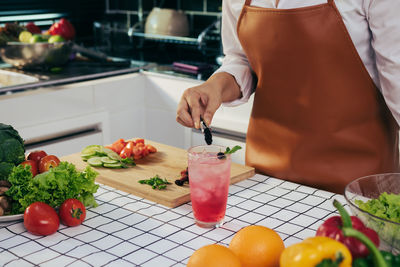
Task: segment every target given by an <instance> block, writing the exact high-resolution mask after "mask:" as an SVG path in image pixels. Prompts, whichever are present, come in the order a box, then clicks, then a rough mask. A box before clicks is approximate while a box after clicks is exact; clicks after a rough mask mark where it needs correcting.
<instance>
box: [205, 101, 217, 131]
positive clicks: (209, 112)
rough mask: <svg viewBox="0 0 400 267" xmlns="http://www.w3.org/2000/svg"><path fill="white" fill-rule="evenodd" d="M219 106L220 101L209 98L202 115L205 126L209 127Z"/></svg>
mask: <svg viewBox="0 0 400 267" xmlns="http://www.w3.org/2000/svg"><path fill="white" fill-rule="evenodd" d="M220 105H221V101H220V100H219V99H218V98H211V99H210V100H209V101H208V102H207V105H206V109H205V111H204V114H203V119H204V121H205V122H206V124H207V125H209V126H210V125H211V121H212V118H213V116H214V114H215V112H216V111H217V109H218V108H219V106H220Z"/></svg>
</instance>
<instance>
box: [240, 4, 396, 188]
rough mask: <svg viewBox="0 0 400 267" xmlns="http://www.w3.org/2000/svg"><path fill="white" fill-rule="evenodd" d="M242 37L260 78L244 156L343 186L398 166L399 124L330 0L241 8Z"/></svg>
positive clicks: (296, 176)
mask: <svg viewBox="0 0 400 267" xmlns="http://www.w3.org/2000/svg"><path fill="white" fill-rule="evenodd" d="M237 31H238V36H239V40H240V42H241V44H242V46H243V49H244V51H245V53H246V55H247V57H248V60H249V63H250V65H251V67H252V69H253V70H254V72H255V74H256V75H257V78H258V83H257V89H256V92H255V99H254V105H253V110H252V114H251V118H250V123H249V128H248V133H247V149H246V163H247V164H248V165H251V166H254V167H255V168H256V171H257V172H260V173H264V174H267V175H271V176H274V177H277V178H281V179H285V180H290V181H294V182H297V183H301V184H305V185H310V186H313V187H317V188H321V189H325V190H329V191H333V192H337V193H343V192H344V191H343V190H344V187H345V185H346V184H347V183H349V182H350V181H351V180H354V179H355V178H358V177H361V176H364V175H370V174H375V173H385V172H396V171H398V170H399V152H398V126H397V123H396V122H395V120H394V119H393V117H392V115H391V113H390V111H389V109H388V108H387V106H386V104H385V103H384V100H383V98H382V96H381V93H380V92H379V90H378V89H377V87H376V86H375V84H374V82H373V80H372V79H371V77H370V76H369V74H368V72H367V70H366V68H365V66H364V64H363V62H362V61H361V59H360V57H359V55H358V53H357V50H356V49H355V47H354V45H353V43H352V40H351V38H350V35H349V34H348V32H347V30H346V27H345V25H344V23H343V20H342V18H341V15H340V13H339V11H338V10H337V8H336V6H335V4H334V2H333V0H328V3H326V4H321V5H315V6H310V7H302V8H295V9H270V8H261V7H254V6H250V0H246V3H245V5H244V7H243V9H242V13H241V15H240V17H239V21H238V26H237Z"/></svg>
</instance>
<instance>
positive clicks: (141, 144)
mask: <svg viewBox="0 0 400 267" xmlns="http://www.w3.org/2000/svg"><path fill="white" fill-rule="evenodd" d="M136 146H137V147H144V146H146V145H145V144H144V143H136Z"/></svg>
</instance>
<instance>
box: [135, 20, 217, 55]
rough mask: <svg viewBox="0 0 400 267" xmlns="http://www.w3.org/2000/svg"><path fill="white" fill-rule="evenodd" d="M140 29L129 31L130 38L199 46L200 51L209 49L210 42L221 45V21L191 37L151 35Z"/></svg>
mask: <svg viewBox="0 0 400 267" xmlns="http://www.w3.org/2000/svg"><path fill="white" fill-rule="evenodd" d="M140 28H143V27H138V29H136V30H135V27H132V28H131V29H130V30H129V31H128V36H129V37H139V38H143V39H145V40H151V41H156V42H162V43H172V44H183V45H193V46H197V47H198V49H200V50H202V49H205V48H206V47H207V44H208V43H210V42H214V43H219V42H220V40H221V37H220V20H219V19H218V20H216V21H214V22H213V23H211V24H210V25H209V26H207V27H206V28H205V29H204V30H202V31H201V32H200V34H198V35H197V36H189V37H182V36H171V35H161V34H149V33H144V32H143V31H141V30H139V29H140Z"/></svg>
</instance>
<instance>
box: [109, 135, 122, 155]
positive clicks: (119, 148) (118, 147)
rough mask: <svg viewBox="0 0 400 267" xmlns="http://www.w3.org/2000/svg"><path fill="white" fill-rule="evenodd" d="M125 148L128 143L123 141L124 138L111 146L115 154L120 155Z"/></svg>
mask: <svg viewBox="0 0 400 267" xmlns="http://www.w3.org/2000/svg"><path fill="white" fill-rule="evenodd" d="M125 146H126V142H125V140H124V139H122V138H121V139H118V140H117V141H115V142H114V143H113V144H112V145H111V147H112V150H113V151H114V152H116V153H118V154H120V153H121V151H122V149H124V147H125Z"/></svg>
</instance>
